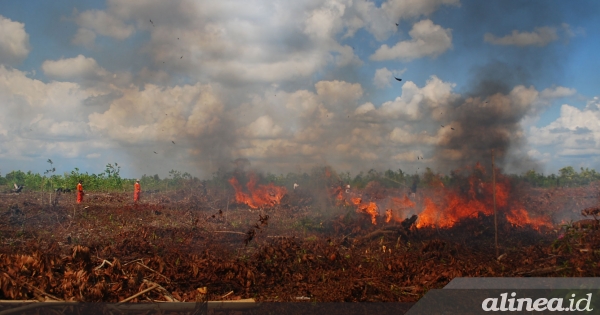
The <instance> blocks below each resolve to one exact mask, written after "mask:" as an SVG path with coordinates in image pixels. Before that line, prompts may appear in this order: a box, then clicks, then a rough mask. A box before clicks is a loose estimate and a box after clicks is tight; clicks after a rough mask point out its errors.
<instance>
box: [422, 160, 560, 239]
mask: <svg viewBox="0 0 600 315" xmlns="http://www.w3.org/2000/svg"><path fill="white" fill-rule="evenodd" d="M474 170H475V171H477V172H479V173H480V174H481V175H483V174H484V170H483V168H482V167H481V165H480V164H477V165H476V166H475V168H474ZM468 183H469V186H468V190H467V191H466V192H464V191H463V193H459V192H457V191H449V190H447V189H439V190H438V191H439V192H440V193H441V194H440V195H438V196H436V197H438V198H436V200H441V201H440V202H437V203H436V202H434V201H433V200H432V198H425V200H424V209H423V211H422V212H421V213H420V214H419V220H418V222H417V224H416V225H417V227H418V228H420V227H425V226H437V227H441V228H447V227H452V226H453V225H454V224H455V223H456V222H458V221H460V220H461V219H463V218H476V217H478V216H479V213H482V214H484V215H493V214H494V203H493V197H492V196H493V193H494V189H493V185H492V183H486V182H483V181H482V180H481V179H480V178H478V176H476V175H475V174H474V173H473V174H471V176H470V177H469V178H468ZM496 209H497V212H498V213H502V214H504V215H505V216H506V219H507V220H508V222H510V223H511V224H513V225H517V226H524V225H531V226H532V227H533V228H535V229H539V227H541V226H548V227H549V226H552V224H551V223H550V220H549V219H548V218H546V217H538V218H531V217H530V215H529V213H528V212H527V211H526V210H524V209H523V207H522V206H521V205H520V204H519V203H518V202H517V201H516V200H512V199H511V198H510V182H509V180H508V178H506V177H504V176H502V175H501V174H499V175H498V176H497V180H496Z"/></svg>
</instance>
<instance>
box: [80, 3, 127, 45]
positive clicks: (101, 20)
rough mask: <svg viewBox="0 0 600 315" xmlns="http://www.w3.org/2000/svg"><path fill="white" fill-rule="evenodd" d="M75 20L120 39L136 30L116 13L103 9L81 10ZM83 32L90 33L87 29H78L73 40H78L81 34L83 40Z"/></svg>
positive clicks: (86, 26) (101, 33) (103, 33)
mask: <svg viewBox="0 0 600 315" xmlns="http://www.w3.org/2000/svg"><path fill="white" fill-rule="evenodd" d="M75 21H76V22H77V24H78V25H79V26H80V27H82V28H85V29H88V30H92V31H94V32H96V33H98V34H100V35H103V36H109V37H112V38H115V39H118V40H124V39H126V38H128V37H129V36H131V35H132V34H133V33H134V32H135V28H134V27H133V26H131V25H127V24H125V23H124V22H123V21H122V20H121V19H120V18H118V17H116V16H115V15H112V14H110V13H109V12H106V11H101V10H89V11H84V12H81V13H80V14H79V15H78V16H77V17H76V18H75ZM82 33H83V34H85V33H87V34H89V32H87V31H78V32H77V34H76V37H75V38H74V39H73V40H76V39H77V38H78V36H79V41H81V35H82Z"/></svg>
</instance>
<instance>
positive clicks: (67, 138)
mask: <svg viewBox="0 0 600 315" xmlns="http://www.w3.org/2000/svg"><path fill="white" fill-rule="evenodd" d="M92 95H93V93H92V92H90V91H86V90H84V89H82V88H81V87H80V86H79V85H77V84H75V83H71V82H50V83H43V82H41V81H38V80H34V79H31V78H29V77H27V75H26V74H25V73H24V72H21V71H19V70H16V69H7V68H6V67H4V66H0V102H2V103H3V104H4V106H2V107H0V125H1V126H3V128H2V129H3V132H1V133H2V134H5V135H6V136H7V137H5V138H3V139H0V147H5V148H8V150H7V151H6V152H5V153H1V154H0V156H2V157H3V158H6V159H23V158H27V157H32V156H40V155H41V156H43V155H45V156H49V155H52V154H54V155H56V156H62V157H81V156H80V155H78V154H79V153H81V152H83V151H82V145H85V144H82V143H81V141H84V140H85V141H92V142H93V140H94V139H93V135H92V134H91V133H90V132H89V128H88V126H87V121H86V117H85V115H84V113H83V112H84V111H83V110H82V103H83V102H84V101H85V100H86V99H87V98H89V97H90V96H92ZM87 145H89V144H87Z"/></svg>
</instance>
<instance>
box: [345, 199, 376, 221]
mask: <svg viewBox="0 0 600 315" xmlns="http://www.w3.org/2000/svg"><path fill="white" fill-rule="evenodd" d="M351 200H352V203H353V204H355V205H356V206H357V211H358V212H360V213H366V214H368V215H370V216H371V223H373V225H376V224H377V216H379V208H378V207H377V204H376V203H374V202H372V201H371V202H369V203H368V204H363V203H362V198H360V197H356V198H352V199H351Z"/></svg>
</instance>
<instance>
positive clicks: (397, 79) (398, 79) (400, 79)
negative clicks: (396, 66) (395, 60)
mask: <svg viewBox="0 0 600 315" xmlns="http://www.w3.org/2000/svg"><path fill="white" fill-rule="evenodd" d="M394 79H396V81H402V79H398V78H396V77H394Z"/></svg>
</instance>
